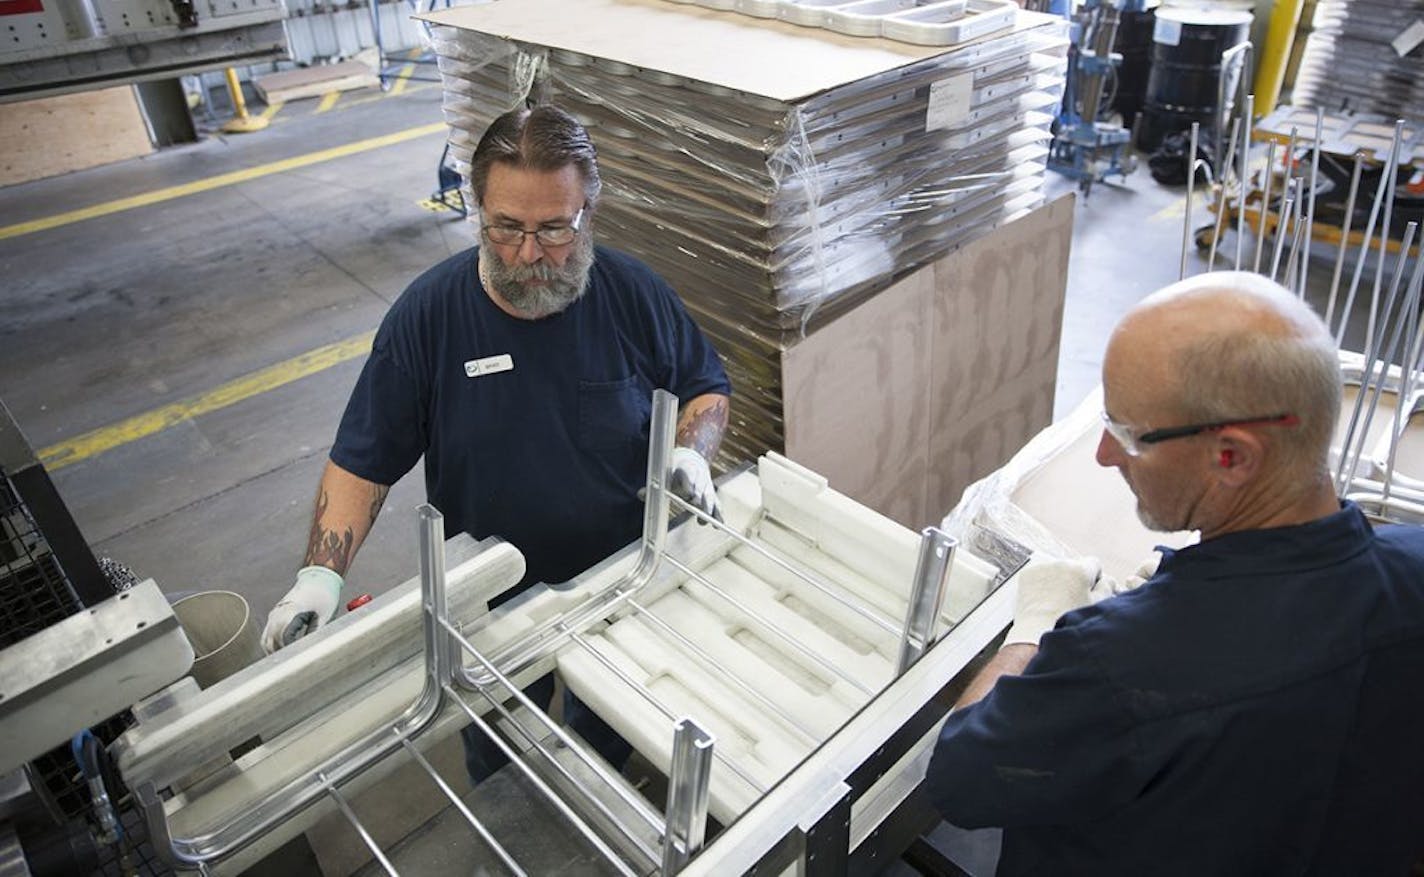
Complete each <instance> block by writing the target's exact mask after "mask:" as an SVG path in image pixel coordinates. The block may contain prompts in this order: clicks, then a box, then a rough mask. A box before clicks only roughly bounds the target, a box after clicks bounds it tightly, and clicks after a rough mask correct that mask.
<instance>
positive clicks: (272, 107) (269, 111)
mask: <svg viewBox="0 0 1424 877" xmlns="http://www.w3.org/2000/svg"><path fill="white" fill-rule="evenodd" d="M284 106H286V104H285V103H283V102H282V101H277V102H276V103H274V104H268V105H267V106H266V107H263V109H262V114H261V115H262V118H264V119H270V118H272V117H273V116H275V115H277V114H278V113H280V112H281V111H282V107H284Z"/></svg>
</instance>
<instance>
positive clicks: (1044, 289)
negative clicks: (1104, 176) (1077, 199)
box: [925, 195, 1074, 521]
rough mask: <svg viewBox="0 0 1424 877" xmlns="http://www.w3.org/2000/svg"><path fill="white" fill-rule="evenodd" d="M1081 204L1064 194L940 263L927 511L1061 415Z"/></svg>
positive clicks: (936, 509)
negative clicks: (1066, 317)
mask: <svg viewBox="0 0 1424 877" xmlns="http://www.w3.org/2000/svg"><path fill="white" fill-rule="evenodd" d="M1073 207H1074V199H1073V197H1072V196H1071V195H1068V196H1064V197H1061V198H1059V199H1057V200H1056V201H1053V202H1051V203H1049V204H1047V205H1044V206H1043V207H1040V208H1038V209H1037V210H1034V211H1033V212H1031V213H1029V214H1028V215H1026V216H1024V217H1022V218H1020V219H1018V220H1015V221H1014V222H1011V223H1009V224H1008V225H1006V226H1004V227H1003V228H1001V229H999V230H998V231H995V232H994V233H992V234H988V235H985V236H984V237H981V238H979V239H978V240H976V241H973V242H972V243H970V244H968V245H966V246H965V247H964V249H962V250H960V251H959V252H958V253H955V254H954V255H953V256H951V257H950V258H948V259H944V260H942V261H941V262H939V263H937V264H936V265H935V266H934V268H935V273H936V277H935V283H934V288H935V290H936V292H937V294H936V296H935V298H934V303H933V316H934V320H933V325H934V336H933V345H934V346H933V362H932V367H931V371H930V374H931V376H932V380H933V384H932V386H931V388H930V406H929V407H930V412H931V416H932V421H931V426H930V450H929V453H930V459H931V460H932V461H933V465H931V467H930V468H929V471H928V478H929V483H928V485H927V486H926V502H927V506H926V509H925V516H926V520H927V521H938V520H940V519H941V518H943V517H944V515H945V514H946V513H948V512H949V510H950V509H952V508H954V506H955V505H956V504H957V503H958V502H959V496H960V494H961V493H963V491H964V488H965V487H968V486H969V485H970V484H972V483H973V482H974V481H977V480H978V479H980V478H982V477H984V476H985V475H987V474H988V473H990V472H992V471H994V470H995V469H997V468H999V467H1000V466H1002V465H1004V464H1005V463H1007V462H1008V461H1009V458H1011V457H1012V456H1013V455H1014V454H1015V453H1016V452H1017V451H1018V449H1019V448H1021V447H1023V445H1024V443H1025V442H1027V441H1028V440H1029V439H1030V438H1032V437H1033V436H1034V435H1035V434H1037V433H1038V431H1039V430H1041V429H1043V428H1044V427H1045V426H1047V425H1048V424H1049V423H1051V422H1052V421H1053V396H1054V390H1055V388H1056V384H1057V376H1058V343H1059V339H1060V337H1061V335H1062V329H1063V299H1064V295H1065V294H1066V292H1067V289H1068V252H1069V247H1070V243H1071V240H1072V236H1073Z"/></svg>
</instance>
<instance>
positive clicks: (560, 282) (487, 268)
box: [480, 234, 593, 320]
mask: <svg viewBox="0 0 1424 877" xmlns="http://www.w3.org/2000/svg"><path fill="white" fill-rule="evenodd" d="M480 266H481V267H482V268H483V269H484V271H483V272H482V273H483V276H484V279H485V282H487V283H488V284H489V285H490V286H492V287H493V288H494V290H493V291H494V292H495V293H496V294H497V295H499V297H500V298H502V299H504V301H505V302H506V303H507V304H508V305H509V306H510V307H511V308H513V309H514V310H515V311H517V312H518V313H519V315H520V316H522V317H524V318H525V319H529V320H538V319H542V318H543V317H548V316H552V315H553V314H557V313H559V312H561V311H563V310H564V309H565V308H567V307H568V306H569V305H571V304H573V303H574V302H576V301H578V300H579V298H580V297H582V296H583V294H584V291H585V290H587V289H588V275H589V272H590V271H591V270H592V269H593V236H592V235H589V234H581V235H579V236H578V237H577V238H575V239H574V243H573V248H572V251H571V252H570V253H569V258H568V259H567V260H565V262H564V266H563V267H562V268H556V267H554V266H553V265H552V264H550V263H548V262H536V263H535V264H533V265H513V266H510V265H506V264H504V260H503V259H501V258H499V257H498V256H496V255H494V254H493V253H491V252H490V251H489V248H488V247H481V248H480ZM532 279H538V280H542V281H544V282H543V283H542V284H539V285H533V286H530V285H526V283H525V281H528V280H532Z"/></svg>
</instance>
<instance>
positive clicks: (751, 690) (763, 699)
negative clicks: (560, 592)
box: [628, 600, 820, 743]
mask: <svg viewBox="0 0 1424 877" xmlns="http://www.w3.org/2000/svg"><path fill="white" fill-rule="evenodd" d="M628 605H629V606H630V607H631V608H632V609H633V611H635V612H637V613H639V614H640V615H641V616H642V617H643V618H646V619H647V620H649V621H651V622H653V624H654V625H656V626H657V628H658V629H659V630H661V631H662V632H664V633H666V634H667V635H668V636H670V637H672V638H673V639H675V640H677V642H678V644H679V645H681V646H682V647H683V648H684V649H687V650H688V651H690V652H692V654H693V655H694V656H696V657H697V658H698V660H700V661H702V663H704V664H706V665H707V666H708V667H711V668H712V669H713V670H714V671H716V672H717V673H718V674H720V676H721V678H722V679H724V680H730V681H732V682H734V683H736V685H737V687H738V688H740V689H741V690H742V691H743V692H744V693H746V694H748V695H750V696H751V697H752V698H753V699H754V700H756V702H757V703H759V704H761V705H762V708H764V709H766V710H768V711H770V712H772V713H774V714H775V715H776V716H777V717H778V718H780V719H781V720H782V721H784V722H786V723H787V724H788V725H790V726H791V727H792V728H793V729H794V730H796V731H797V732H799V733H800V734H801V735H802V736H803V737H805V738H806V740H807V741H808V742H811V743H817V742H820V737H819V736H817V734H816V732H815V731H813V730H811V729H810V728H807V727H806V726H805V725H803V724H801V722H799V721H798V720H797V719H796V717H795V716H793V715H792V714H791V713H790V712H788V711H786V710H785V709H782V707H781V704H779V703H777V702H776V701H774V700H772V699H771V698H769V697H767V696H766V695H764V694H762V693H761V692H760V691H758V690H757V689H756V688H755V687H753V686H752V685H751V684H750V683H748V682H746V681H745V680H743V679H742V678H741V677H740V676H738V675H737V674H736V673H734V672H733V671H732V670H730V669H729V668H727V667H726V666H724V665H723V664H722V663H721V662H720V661H718V660H717V659H716V658H714V657H712V656H711V655H709V654H707V652H706V650H704V649H703V648H702V647H701V646H699V645H698V644H697V643H695V642H693V641H692V640H690V639H688V638H687V637H685V636H683V635H682V634H681V633H679V632H678V631H677V630H676V629H675V628H674V627H673V626H672V625H670V624H668V623H667V622H666V621H663V620H662V619H661V618H659V617H658V616H657V615H656V614H654V612H653V611H652V610H651V609H649V608H647V607H646V606H644V605H643V604H641V603H639V602H638V601H637V600H629V601H628Z"/></svg>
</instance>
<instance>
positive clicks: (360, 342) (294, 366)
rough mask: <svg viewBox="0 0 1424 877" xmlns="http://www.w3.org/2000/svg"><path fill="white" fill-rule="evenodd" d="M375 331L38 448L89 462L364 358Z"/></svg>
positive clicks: (51, 460) (44, 454) (63, 459)
mask: <svg viewBox="0 0 1424 877" xmlns="http://www.w3.org/2000/svg"><path fill="white" fill-rule="evenodd" d="M375 336H376V333H375V332H374V331H371V332H365V333H363V334H361V335H357V336H355V337H352V338H347V339H346V340H344V341H338V342H336V343H335V344H328V345H326V346H325V347H318V348H316V349H315V350H309V351H307V352H306V353H303V354H301V355H300V356H294V357H292V358H291V359H289V360H286V361H285V362H279V363H277V364H276V365H270V366H268V367H267V368H264V369H259V370H258V371H255V372H252V373H250V374H246V375H243V376H242V377H240V378H237V379H235V380H232V381H228V382H227V383H226V384H223V385H222V386H220V387H217V388H215V389H212V390H209V391H208V392H206V393H200V394H198V395H196V396H190V397H189V398H187V399H183V400H181V401H178V402H174V403H172V404H171V405H164V406H163V407H162V408H156V409H154V410H152V411H147V412H145V413H143V414H138V415H135V416H133V417H130V418H129V419H128V420H123V421H120V422H118V423H115V424H112V425H110V426H104V427H100V428H99V429H95V430H91V431H90V432H86V433H84V434H83V435H81V436H78V437H76V438H72V439H69V440H67V441H62V442H60V443H59V444H55V445H50V446H49V447H47V448H44V449H43V450H41V451H40V453H39V457H40V460H41V462H43V463H44V464H45V466H47V467H49V468H50V469H51V470H54V469H59V468H62V467H64V466H69V465H71V464H73V463H78V462H79V461H81V460H87V459H89V458H90V457H93V456H96V455H98V454H102V453H104V452H105V451H108V450H111V449H113V448H116V447H118V446H119V445H125V444H128V443H129V442H132V441H137V440H138V439H141V438H144V437H146V436H150V435H153V434H154V433H157V432H162V431H163V430H165V429H167V428H168V427H170V426H175V425H177V424H179V423H182V422H184V421H186V420H192V419H193V418H195V417H198V416H200V415H203V414H207V413H209V412H212V411H217V410H218V409H219V408H226V407H227V406H229V405H232V404H234V403H236V402H241V401H242V400H244V399H249V398H251V397H253V396H256V395H257V394H259V393H265V392H267V391H268V390H274V389H276V388H277V387H280V386H282V385H283V384H290V383H291V382H292V381H295V380H297V379H298V378H304V377H306V376H307V375H313V374H316V373H317V372H319V371H324V370H326V369H328V368H331V367H332V366H334V365H338V364H340V363H343V362H346V361H347V360H348V359H355V358H356V357H358V356H365V355H366V354H367V353H368V352H370V350H371V339H373V338H374V337H375Z"/></svg>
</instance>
